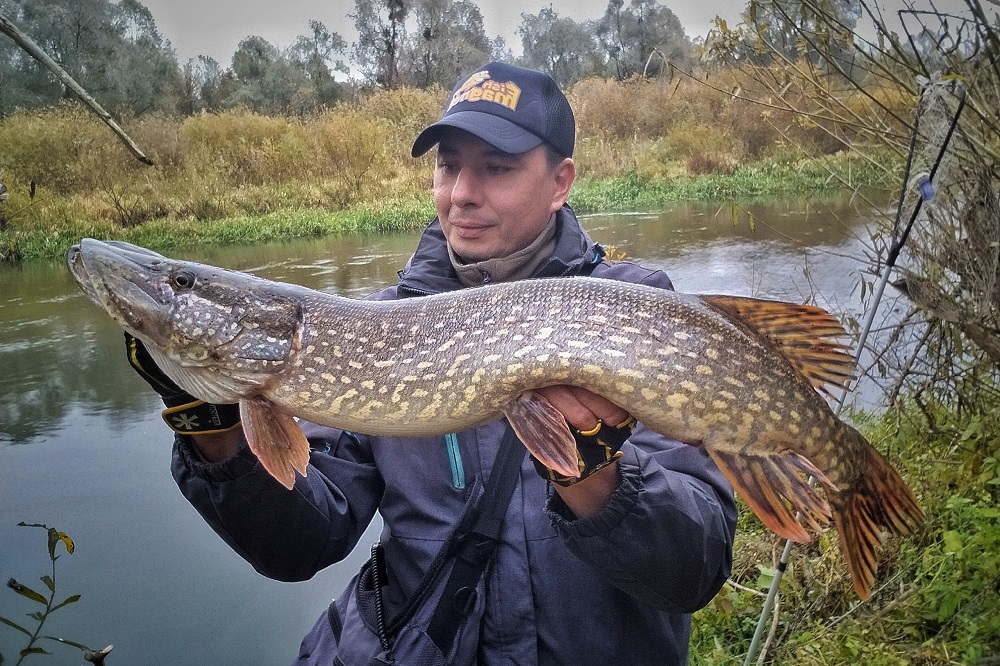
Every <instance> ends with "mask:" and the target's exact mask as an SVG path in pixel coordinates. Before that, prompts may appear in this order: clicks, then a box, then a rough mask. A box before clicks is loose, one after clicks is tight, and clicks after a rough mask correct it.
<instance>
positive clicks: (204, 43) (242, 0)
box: [142, 0, 968, 67]
mask: <svg viewBox="0 0 1000 666" xmlns="http://www.w3.org/2000/svg"><path fill="white" fill-rule="evenodd" d="M142 2H143V4H145V5H146V7H148V8H149V10H150V12H152V14H153V18H155V19H156V25H157V27H159V29H160V31H161V32H162V33H163V34H164V35H165V36H166V37H167V38H168V39H169V40H170V42H171V43H172V44H173V46H174V48H175V49H176V50H177V59H178V61H179V62H181V63H182V64H183V63H185V62H187V60H188V59H189V58H192V57H194V56H197V55H207V56H211V57H212V58H215V59H216V60H217V61H218V62H219V64H220V65H222V66H223V67H229V65H230V64H231V60H232V55H233V53H234V52H235V51H236V47H237V46H238V45H239V43H240V42H241V41H242V40H243V39H245V38H246V37H248V36H250V35H259V36H261V37H263V38H265V39H267V40H268V41H269V42H271V43H272V44H274V45H276V46H278V47H279V48H284V47H287V46H290V45H291V44H292V43H293V42H294V41H295V38H296V37H297V36H299V35H302V34H305V33H306V32H308V30H309V25H308V22H309V20H311V19H317V20H319V21H322V22H323V23H324V24H325V25H326V26H327V28H329V29H330V30H332V31H334V32H338V33H340V35H341V36H342V37H344V39H346V40H347V42H348V44H350V43H351V42H353V41H354V40H355V39H356V36H357V33H356V32H355V30H354V21H352V20H351V19H349V18H347V15H348V14H349V13H350V12H351V11H352V10H353V9H354V0H278V1H277V2H276V1H275V0H142ZM660 2H661V3H662V4H664V5H666V6H668V7H670V9H671V10H672V11H673V12H674V14H676V15H677V18H679V19H680V21H681V25H683V26H684V30H685V31H686V32H687V34H688V35H689V36H690V37H699V36H700V37H704V36H705V35H706V34H707V33H708V30H709V28H710V27H711V24H712V20H713V19H714V18H715V17H716V16H720V17H722V18H723V19H725V20H726V21H728V22H729V23H730V25H731V26H732V25H735V24H736V23H737V22H738V21H739V15H740V12H741V11H742V10H743V9H744V8H745V7H746V5H747V0H660ZM930 2H931V0H869V2H868V4H869V5H870V6H874V5H875V4H876V3H878V4H879V5H880V6H885V7H886V8H887V12H886V16H889V17H894V16H895V13H896V10H897V9H898V8H900V7H902V6H903V3H907V4H910V3H912V4H915V5H917V6H918V7H922V8H928V7H929V3H930ZM476 4H477V5H478V6H479V8H480V10H481V11H482V13H483V23H484V27H485V28H486V34H487V35H489V36H490V37H494V36H496V35H500V36H502V37H503V38H504V39H506V40H507V46H509V47H510V48H511V49H512V50H513V51H514V54H515V55H519V54H520V51H521V40H520V38H518V36H517V27H518V26H519V25H520V23H521V14H522V13H528V14H537V13H538V12H539V11H540V10H541V9H542V8H543V7H548V6H552V8H553V9H555V11H556V13H558V14H559V16H565V17H568V18H572V19H574V20H577V21H583V20H589V19H597V18H600V17H601V16H602V15H603V14H604V10H605V9H606V8H607V6H608V0H550V1H548V2H546V1H544V0H500V1H497V0H476ZM935 6H936V7H937V9H938V10H939V11H942V12H949V11H950V12H953V13H955V14H960V15H961V14H967V13H968V10H967V9H966V8H965V7H966V5H965V2H964V0H935ZM858 31H859V33H861V34H862V35H865V36H868V35H867V34H866V33H868V32H870V30H865V25H864V21H862V23H859V26H858Z"/></svg>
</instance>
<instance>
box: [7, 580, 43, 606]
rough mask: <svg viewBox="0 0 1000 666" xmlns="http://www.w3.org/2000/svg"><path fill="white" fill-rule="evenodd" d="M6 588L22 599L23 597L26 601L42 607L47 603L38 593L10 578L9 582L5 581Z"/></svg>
mask: <svg viewBox="0 0 1000 666" xmlns="http://www.w3.org/2000/svg"><path fill="white" fill-rule="evenodd" d="M7 587H9V588H10V589H12V590H14V591H15V592H17V593H18V594H20V595H21V596H22V597H25V598H27V599H31V600H32V601H37V602H38V603H40V604H42V605H43V606H46V605H48V603H49V602H48V601H47V600H46V599H45V597H43V596H42V595H40V594H39V593H38V592H35V591H34V590H32V589H31V588H30V587H28V586H27V585H22V584H21V583H18V582H17V581H16V580H14V579H13V578H11V579H10V580H8V581H7Z"/></svg>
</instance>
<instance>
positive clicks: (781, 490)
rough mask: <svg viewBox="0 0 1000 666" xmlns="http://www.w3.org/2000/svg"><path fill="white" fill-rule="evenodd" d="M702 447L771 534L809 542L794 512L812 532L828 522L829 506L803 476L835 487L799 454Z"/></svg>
mask: <svg viewBox="0 0 1000 666" xmlns="http://www.w3.org/2000/svg"><path fill="white" fill-rule="evenodd" d="M705 449H706V450H707V451H708V453H709V455H710V456H712V460H714V461H715V464H716V465H718V467H719V470H720V471H721V472H722V473H723V474H725V475H726V478H727V479H729V482H730V483H731V484H733V488H735V489H736V492H737V493H739V495H740V497H742V498H743V500H744V501H745V502H746V503H747V505H748V506H749V507H750V509H751V510H753V512H754V513H755V514H757V516H758V517H759V518H760V519H761V520H762V521H763V522H764V524H765V525H766V526H767V528H768V529H769V530H771V531H772V532H774V533H775V534H777V535H779V536H782V537H784V538H786V539H791V540H792V541H798V542H799V543H805V542H806V541H809V533H808V532H806V530H805V528H803V527H802V525H801V524H799V522H798V520H796V517H795V512H796V511H798V512H800V513H801V514H802V518H803V519H804V520H805V522H806V524H807V525H809V527H810V528H812V529H813V530H814V531H816V532H819V531H821V530H822V529H823V527H824V526H825V525H828V524H829V523H830V505H829V504H828V503H827V501H826V500H825V499H824V498H823V497H821V496H820V495H819V494H818V493H817V492H816V489H815V488H813V487H812V486H810V485H809V484H808V483H807V482H806V480H805V478H803V476H804V475H806V474H807V475H810V476H813V477H815V478H816V479H817V480H818V481H819V482H820V483H822V484H823V485H824V486H826V487H827V488H830V489H831V490H834V489H835V486H834V485H833V483H831V482H830V480H829V479H827V478H826V475H825V474H823V472H821V471H819V470H818V469H816V467H815V466H814V465H813V464H812V463H811V462H809V461H808V460H806V459H805V458H803V457H802V456H800V455H799V454H797V453H794V452H792V451H787V450H786V451H782V452H780V453H773V454H761V453H758V452H749V451H740V452H735V451H727V450H719V449H715V448H712V447H709V446H706V447H705Z"/></svg>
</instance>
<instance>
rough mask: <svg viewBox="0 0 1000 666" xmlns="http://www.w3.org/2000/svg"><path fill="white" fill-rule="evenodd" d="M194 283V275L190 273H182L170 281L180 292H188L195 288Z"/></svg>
mask: <svg viewBox="0 0 1000 666" xmlns="http://www.w3.org/2000/svg"><path fill="white" fill-rule="evenodd" d="M194 282H195V280H194V273H189V272H188V271H181V272H179V273H177V274H176V275H174V276H173V277H172V278H171V279H170V283H171V284H172V285H173V287H174V289H176V290H178V291H187V290H188V289H190V288H192V287H193V286H194Z"/></svg>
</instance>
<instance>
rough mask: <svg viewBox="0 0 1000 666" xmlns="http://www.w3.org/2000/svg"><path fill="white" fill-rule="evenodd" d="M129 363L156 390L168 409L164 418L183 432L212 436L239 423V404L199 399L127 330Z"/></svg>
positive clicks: (172, 428)
mask: <svg viewBox="0 0 1000 666" xmlns="http://www.w3.org/2000/svg"><path fill="white" fill-rule="evenodd" d="M125 350H126V352H127V356H128V362H129V365H131V366H132V368H133V369H135V371H136V372H137V373H139V376H140V377H142V378H143V379H144V380H146V383H147V384H149V385H150V387H152V389H153V390H154V391H156V392H157V393H158V394H159V396H160V398H162V399H163V404H164V405H165V406H166V409H165V410H163V414H162V416H163V420H164V422H165V423H166V424H167V426H169V427H170V429H171V430H173V431H174V432H176V433H179V434H181V435H212V434H215V433H220V432H225V431H227V430H231V429H233V428H235V427H236V426H238V425H239V424H240V406H239V405H238V404H233V405H215V404H212V403H210V402H205V401H204V400H198V399H197V398H195V397H194V396H193V395H191V394H190V393H188V392H187V391H185V390H184V389H182V388H181V387H179V386H178V385H177V384H175V383H174V381H173V380H172V379H170V377H167V376H166V375H165V374H164V373H163V371H162V370H160V368H159V367H158V366H157V365H156V362H155V361H153V358H152V357H151V356H150V355H149V351H148V350H147V349H146V346H145V345H143V344H142V341H141V340H139V339H138V338H136V337H135V336H133V335H132V334H130V333H125Z"/></svg>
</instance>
